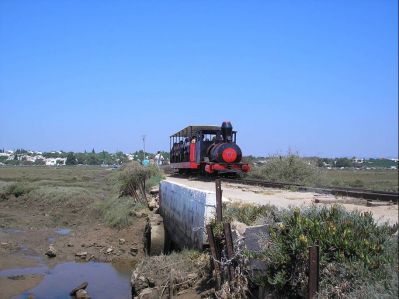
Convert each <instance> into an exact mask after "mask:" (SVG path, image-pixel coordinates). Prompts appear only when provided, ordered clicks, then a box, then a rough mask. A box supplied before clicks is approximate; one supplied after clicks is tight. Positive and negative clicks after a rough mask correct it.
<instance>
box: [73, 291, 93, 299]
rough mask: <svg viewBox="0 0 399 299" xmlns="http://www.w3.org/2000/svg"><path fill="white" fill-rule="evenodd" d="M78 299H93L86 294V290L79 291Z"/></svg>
mask: <svg viewBox="0 0 399 299" xmlns="http://www.w3.org/2000/svg"><path fill="white" fill-rule="evenodd" d="M75 298H76V299H90V298H91V297H90V296H89V294H88V293H87V292H86V290H78V291H77V292H76V294H75Z"/></svg>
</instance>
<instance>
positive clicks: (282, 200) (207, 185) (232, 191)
mask: <svg viewBox="0 0 399 299" xmlns="http://www.w3.org/2000/svg"><path fill="white" fill-rule="evenodd" d="M167 180H169V181H172V182H176V183H179V184H184V185H187V186H189V187H193V188H197V189H202V190H208V191H213V192H214V191H215V183H214V182H204V181H198V180H195V179H189V178H182V177H171V176H170V177H168V178H167ZM222 190H223V200H224V201H230V202H247V203H253V204H259V205H267V204H271V205H275V206H277V207H280V208H288V207H300V208H303V207H306V206H309V205H312V204H315V199H316V198H323V201H324V202H328V200H334V201H337V199H338V201H341V203H340V204H342V205H343V206H344V207H345V208H346V209H348V210H350V211H352V210H358V211H360V212H371V213H372V214H373V217H374V219H375V220H376V221H378V222H379V223H383V222H385V221H387V222H389V223H390V224H395V223H397V222H398V205H389V206H375V207H367V206H365V205H364V204H362V201H361V200H358V199H354V198H348V197H335V196H334V195H326V194H318V193H313V192H296V191H289V190H281V189H274V188H266V187H257V186H246V185H240V184H231V183H222ZM348 201H352V202H353V203H351V204H348V203H345V202H348ZM356 202H358V203H359V204H354V203H356ZM323 204H325V203H318V205H323Z"/></svg>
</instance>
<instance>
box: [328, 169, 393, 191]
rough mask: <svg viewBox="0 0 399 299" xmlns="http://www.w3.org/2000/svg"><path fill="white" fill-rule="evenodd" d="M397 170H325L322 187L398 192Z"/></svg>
mask: <svg viewBox="0 0 399 299" xmlns="http://www.w3.org/2000/svg"><path fill="white" fill-rule="evenodd" d="M398 181H399V174H398V171H397V170H384V169H380V170H372V169H370V170H355V169H325V170H323V175H322V179H321V183H320V184H321V185H322V186H327V187H355V188H365V189H371V190H382V191H392V192H398Z"/></svg>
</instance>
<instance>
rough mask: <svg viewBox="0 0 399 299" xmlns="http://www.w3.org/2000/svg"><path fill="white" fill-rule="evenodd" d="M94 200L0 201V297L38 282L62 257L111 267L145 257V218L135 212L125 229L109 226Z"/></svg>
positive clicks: (124, 265) (129, 265) (65, 259)
mask: <svg viewBox="0 0 399 299" xmlns="http://www.w3.org/2000/svg"><path fill="white" fill-rule="evenodd" d="M99 183H100V184H101V183H103V182H99ZM4 184H5V183H4V181H3V185H4ZM95 200H96V199H94V201H95ZM98 200H101V198H100V197H99V198H98ZM92 204H93V202H91V201H90V202H89V203H87V202H82V201H79V202H78V201H77V202H76V204H71V203H70V202H68V203H66V204H54V205H52V204H50V205H49V204H48V202H45V201H36V200H31V199H29V198H26V197H22V198H21V197H18V198H16V197H14V196H13V195H12V196H10V197H9V198H8V199H3V200H0V298H10V297H13V296H16V295H18V294H21V293H22V292H24V291H26V290H29V289H31V288H33V287H35V286H37V285H38V284H39V283H40V282H41V281H42V280H43V278H44V276H45V274H46V271H47V270H46V269H52V268H54V267H55V266H56V265H57V264H60V263H64V262H69V261H77V262H85V261H99V262H112V264H113V265H115V267H122V268H126V269H133V267H134V266H135V265H136V264H137V263H138V262H139V261H140V260H141V259H142V258H143V256H144V252H143V242H142V238H143V232H144V227H145V224H146V219H145V217H143V218H138V217H136V218H135V220H134V222H133V223H132V225H130V226H129V227H128V228H124V229H120V230H118V229H113V228H110V227H108V226H107V225H106V224H105V223H104V221H103V219H102V218H101V216H100V215H99V214H97V213H95V212H94V211H93V209H92V208H91V205H92ZM50 244H53V246H54V248H55V249H56V256H55V257H53V258H49V257H48V256H46V255H45V253H46V251H47V250H48V248H49V245H50ZM84 252H86V254H84V255H83V256H82V257H79V256H76V254H77V253H84ZM20 268H25V270H26V271H25V272H26V273H25V274H24V275H15V274H13V271H15V269H20ZM41 268H43V270H41ZM30 269H35V271H33V270H32V271H30ZM30 272H32V273H30ZM35 272H36V273H35ZM37 272H39V273H37Z"/></svg>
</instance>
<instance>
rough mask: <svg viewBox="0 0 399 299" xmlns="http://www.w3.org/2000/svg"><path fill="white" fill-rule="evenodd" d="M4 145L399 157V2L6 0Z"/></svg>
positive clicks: (1, 38) (1, 96)
mask: <svg viewBox="0 0 399 299" xmlns="http://www.w3.org/2000/svg"><path fill="white" fill-rule="evenodd" d="M0 107H1V114H0V115H1V116H0V128H1V129H0V147H4V148H6V149H8V148H10V149H13V148H30V149H36V150H59V149H63V150H66V151H69V150H73V151H83V150H85V149H86V150H91V149H92V148H95V149H96V150H98V151H99V150H103V149H105V150H108V151H111V152H114V151H116V150H123V151H129V152H130V151H135V150H137V149H140V148H141V140H140V136H141V135H142V134H146V135H147V148H148V149H149V150H151V151H156V150H158V149H165V150H166V149H168V147H169V135H171V134H172V133H174V132H175V131H177V130H179V129H181V128H183V127H185V126H187V125H189V124H221V122H222V121H223V120H230V121H231V122H232V124H233V126H234V128H235V129H236V130H238V131H239V133H238V142H239V145H240V146H241V148H242V149H243V152H244V154H253V155H268V154H284V153H287V151H288V150H291V151H297V152H299V154H301V155H306V156H309V155H319V156H353V155H355V156H365V157H370V156H373V157H382V156H389V157H396V156H397V155H398V5H397V1H388V0H375V1H366V0H362V1H354V0H353V1H338V0H334V1H332V0H330V1H102V0H96V1H89V0H87V1H62V0H60V1H51V0H49V1H40V0H38V1H11V0H2V1H0Z"/></svg>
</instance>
